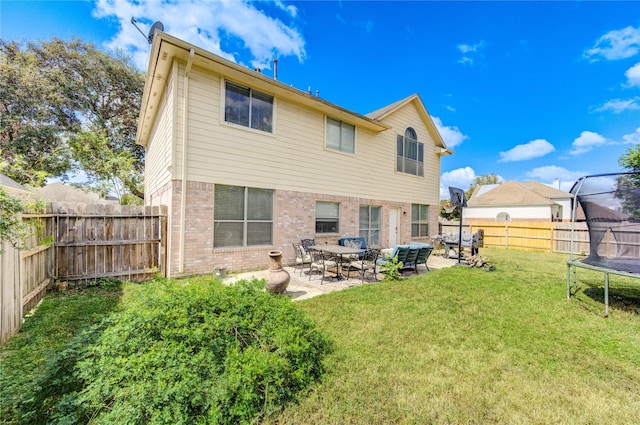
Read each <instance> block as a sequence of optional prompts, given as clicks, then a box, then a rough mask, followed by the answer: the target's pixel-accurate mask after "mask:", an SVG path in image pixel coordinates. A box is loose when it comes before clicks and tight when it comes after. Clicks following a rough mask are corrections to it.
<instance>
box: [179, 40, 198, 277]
mask: <svg viewBox="0 0 640 425" xmlns="http://www.w3.org/2000/svg"><path fill="white" fill-rule="evenodd" d="M194 55H195V50H193V49H191V51H189V60H188V61H187V66H186V68H185V70H184V83H183V90H182V91H183V96H182V102H183V103H182V184H181V188H180V190H181V196H180V247H179V249H178V252H179V255H180V258H179V263H178V273H180V274H182V273H183V272H184V238H185V230H186V229H185V225H186V217H185V213H186V211H187V136H188V132H187V127H188V123H187V119H188V117H189V114H188V111H187V109H188V105H189V102H188V98H189V73H190V72H191V65H193V57H194Z"/></svg>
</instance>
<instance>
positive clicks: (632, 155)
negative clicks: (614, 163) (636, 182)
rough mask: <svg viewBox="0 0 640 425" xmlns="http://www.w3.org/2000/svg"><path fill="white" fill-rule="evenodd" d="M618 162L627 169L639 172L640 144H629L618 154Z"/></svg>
mask: <svg viewBox="0 0 640 425" xmlns="http://www.w3.org/2000/svg"><path fill="white" fill-rule="evenodd" d="M618 163H619V164H620V166H621V167H622V168H625V169H626V170H628V171H637V172H640V145H636V146H631V147H629V148H628V149H627V151H626V152H625V153H624V154H622V156H620V158H619V159H618Z"/></svg>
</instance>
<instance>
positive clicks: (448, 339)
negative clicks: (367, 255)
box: [277, 250, 640, 424]
mask: <svg viewBox="0 0 640 425" xmlns="http://www.w3.org/2000/svg"><path fill="white" fill-rule="evenodd" d="M482 253H483V255H485V256H488V257H489V259H490V260H491V261H492V262H493V263H494V264H495V265H496V267H497V269H496V270H495V271H493V272H485V271H484V270H481V269H468V268H461V267H454V268H450V269H444V270H438V271H432V272H429V273H427V274H424V275H421V276H420V277H417V278H413V279H408V280H405V281H403V282H399V283H392V282H389V283H386V282H385V283H381V284H377V285H366V286H364V287H358V288H354V289H353V290H349V291H343V292H336V293H332V294H329V295H327V296H326V297H319V298H316V299H312V300H309V301H307V302H305V303H301V307H302V308H303V309H304V310H306V311H307V312H308V313H309V314H310V315H311V317H313V318H314V319H315V320H316V321H317V322H318V323H319V324H320V327H321V328H323V329H325V330H327V331H328V332H329V334H330V335H331V336H332V337H333V338H334V340H335V343H336V352H335V354H334V355H333V356H332V357H331V358H330V360H329V362H330V366H329V369H330V370H332V373H331V375H329V376H328V377H327V378H326V379H325V381H324V382H323V383H322V384H321V385H319V386H318V387H317V388H316V389H315V391H314V392H313V393H312V394H311V395H310V397H308V398H307V399H306V400H305V401H304V402H302V403H300V405H298V406H292V407H291V408H289V409H288V410H286V411H285V412H284V413H283V414H282V415H281V416H280V417H279V418H278V419H277V423H279V424H293V423H296V424H343V423H349V424H384V423H400V424H424V423H458V424H462V423H464V424H469V423H483V424H486V423H509V424H517V423H526V424H536V423H539V424H548V423H585V424H586V423H615V424H623V423H637V420H638V411H640V332H639V330H640V317H639V316H638V315H637V314H636V313H634V312H633V308H631V309H630V308H629V306H635V307H636V308H637V306H639V305H640V286H638V283H640V282H637V281H636V282H633V281H631V280H629V279H623V278H619V279H615V278H613V277H612V286H611V289H610V294H611V295H612V299H622V300H624V303H621V304H620V303H619V304H616V305H614V306H612V309H611V317H609V318H608V319H604V318H603V317H602V314H603V306H602V304H601V301H600V300H601V299H602V274H598V273H595V272H591V271H588V270H579V271H578V279H579V290H578V292H577V293H576V294H575V296H574V297H572V299H571V301H567V299H566V281H565V276H566V267H565V263H564V261H565V259H566V257H567V256H566V255H557V254H546V253H527V252H519V251H500V250H483V252H482ZM621 294H624V296H622V295H621ZM618 307H620V308H624V310H621V309H619V308H618Z"/></svg>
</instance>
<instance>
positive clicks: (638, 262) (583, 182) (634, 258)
mask: <svg viewBox="0 0 640 425" xmlns="http://www.w3.org/2000/svg"><path fill="white" fill-rule="evenodd" d="M571 193H572V194H573V208H572V222H574V223H575V222H579V221H585V222H586V224H587V230H588V233H589V254H588V256H587V257H586V258H575V257H574V255H575V253H574V246H575V240H574V235H575V232H574V231H573V229H572V232H571V248H570V253H569V259H568V260H567V298H568V299H570V298H571V280H572V277H573V287H574V290H577V283H576V279H577V277H576V268H578V267H581V268H585V269H591V270H596V271H600V272H602V273H603V274H604V315H605V317H607V316H608V315H609V275H610V274H615V275H621V276H628V277H633V278H640V173H637V172H635V173H614V174H598V175H592V176H585V177H581V178H580V179H578V181H576V183H575V184H574V185H573V188H572V189H571Z"/></svg>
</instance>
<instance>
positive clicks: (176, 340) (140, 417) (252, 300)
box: [53, 280, 330, 424]
mask: <svg viewBox="0 0 640 425" xmlns="http://www.w3.org/2000/svg"><path fill="white" fill-rule="evenodd" d="M263 288H264V282H262V281H252V282H246V281H243V282H240V283H239V284H237V285H234V286H231V287H229V286H224V285H222V284H220V283H219V282H217V281H213V282H207V283H202V284H196V283H191V284H190V283H181V282H167V281H162V280H158V281H155V282H153V283H149V284H148V288H146V289H145V290H143V291H140V292H138V293H137V294H136V298H135V299H134V302H133V303H131V305H130V306H129V307H128V308H126V309H125V310H123V311H121V312H118V313H115V314H113V315H112V316H110V318H109V319H108V320H107V322H106V323H105V324H103V325H102V326H101V327H102V329H103V330H101V331H100V334H99V335H98V337H97V338H95V343H93V344H91V345H89V346H88V349H87V350H86V352H85V354H84V356H83V359H82V360H81V361H79V362H78V368H77V372H76V373H77V376H78V377H79V379H80V380H82V382H83V383H84V388H83V389H82V390H80V391H72V392H70V393H69V394H67V395H66V396H65V397H63V399H62V400H61V401H60V402H59V403H58V405H57V411H56V412H55V413H54V414H53V418H54V419H55V420H57V421H58V422H63V423H87V422H96V423H101V424H103V423H118V424H120V423H124V422H126V423H131V424H167V423H171V424H178V423H212V424H224V423H234V424H236V423H248V422H255V421H256V420H257V419H260V418H262V417H266V416H268V415H270V414H272V413H274V412H277V411H279V410H280V409H281V408H282V407H283V406H284V405H285V404H287V403H289V402H292V401H295V400H296V399H297V395H298V394H299V393H300V392H301V391H302V390H304V389H306V388H307V387H308V386H309V384H311V383H312V382H313V381H314V380H316V379H317V378H319V377H320V376H321V375H322V374H323V373H324V369H323V364H322V360H323V358H324V356H325V354H326V353H327V352H328V350H329V349H330V343H329V340H328V338H327V337H326V336H325V335H324V334H323V333H321V332H319V331H318V330H317V329H316V327H315V325H314V323H313V322H311V321H310V319H308V318H307V317H306V316H305V315H303V314H302V313H301V312H300V311H298V310H297V309H296V308H295V306H294V305H293V303H292V301H291V300H290V299H289V298H287V297H282V296H273V295H271V294H269V293H266V292H265V291H264V289H263ZM83 338H84V341H86V340H87V337H86V335H85V336H84V337H83ZM89 339H92V338H89ZM76 346H77V344H76Z"/></svg>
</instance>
